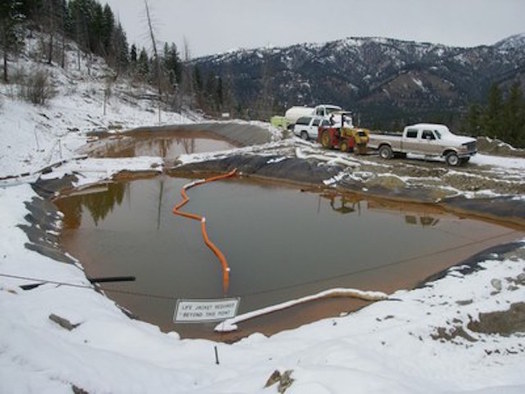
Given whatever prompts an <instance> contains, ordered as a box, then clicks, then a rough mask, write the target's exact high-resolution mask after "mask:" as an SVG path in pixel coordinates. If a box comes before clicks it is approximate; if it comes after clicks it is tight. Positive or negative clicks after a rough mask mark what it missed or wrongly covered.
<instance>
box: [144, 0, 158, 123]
mask: <svg viewBox="0 0 525 394" xmlns="http://www.w3.org/2000/svg"><path fill="white" fill-rule="evenodd" d="M144 6H145V7H146V18H147V21H148V30H149V35H150V38H151V46H152V49H153V62H154V64H155V70H156V74H157V75H156V76H157V89H158V93H159V101H158V105H159V107H158V109H159V123H160V121H161V119H160V113H161V112H160V104H161V99H162V78H161V68H160V58H159V54H158V52H157V43H156V41H155V34H154V33H153V24H152V22H151V15H150V12H149V6H148V0H144Z"/></svg>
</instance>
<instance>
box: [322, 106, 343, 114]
mask: <svg viewBox="0 0 525 394" xmlns="http://www.w3.org/2000/svg"><path fill="white" fill-rule="evenodd" d="M325 110H326V114H327V115H330V114H331V113H332V112H334V111H341V108H340V107H325Z"/></svg>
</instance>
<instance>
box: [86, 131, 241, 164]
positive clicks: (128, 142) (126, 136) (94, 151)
mask: <svg viewBox="0 0 525 394" xmlns="http://www.w3.org/2000/svg"><path fill="white" fill-rule="evenodd" d="M237 146H238V145H236V144H235V143H233V142H230V141H227V140H225V138H224V137H221V136H218V135H216V134H214V133H212V132H208V131H184V130H174V131H152V132H148V131H134V132H128V133H123V134H117V135H112V136H108V137H105V138H102V139H100V140H97V141H94V142H92V143H91V144H89V145H88V146H87V147H86V148H85V153H88V154H89V155H90V156H92V157H113V158H115V157H136V156H159V157H162V158H166V159H174V158H176V157H178V156H180V155H182V154H192V153H200V152H218V151H223V150H229V149H233V148H235V147H237Z"/></svg>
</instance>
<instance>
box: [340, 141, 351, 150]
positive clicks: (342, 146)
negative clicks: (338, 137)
mask: <svg viewBox="0 0 525 394" xmlns="http://www.w3.org/2000/svg"><path fill="white" fill-rule="evenodd" d="M339 149H340V150H341V152H348V149H350V147H349V146H348V141H345V140H343V141H341V143H340V144H339Z"/></svg>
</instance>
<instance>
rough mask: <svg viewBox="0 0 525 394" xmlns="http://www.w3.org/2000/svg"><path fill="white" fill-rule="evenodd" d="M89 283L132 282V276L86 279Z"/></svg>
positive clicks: (133, 278) (133, 279)
mask: <svg viewBox="0 0 525 394" xmlns="http://www.w3.org/2000/svg"><path fill="white" fill-rule="evenodd" d="M87 279H88V280H89V282H90V283H106V282H134V281H135V279H136V278H135V277H134V276H106V277H105V278H87Z"/></svg>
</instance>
